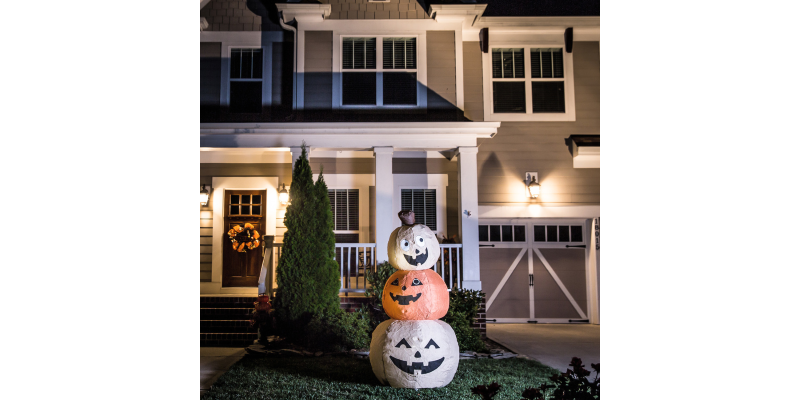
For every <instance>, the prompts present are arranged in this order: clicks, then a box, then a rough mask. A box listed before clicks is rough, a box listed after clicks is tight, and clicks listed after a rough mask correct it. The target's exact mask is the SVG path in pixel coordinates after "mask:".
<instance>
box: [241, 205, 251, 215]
mask: <svg viewBox="0 0 800 400" xmlns="http://www.w3.org/2000/svg"><path fill="white" fill-rule="evenodd" d="M242 215H250V206H242Z"/></svg>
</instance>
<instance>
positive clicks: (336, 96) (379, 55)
mask: <svg viewBox="0 0 800 400" xmlns="http://www.w3.org/2000/svg"><path fill="white" fill-rule="evenodd" d="M336 36H338V42H339V51H338V57H334V66H333V71H334V75H338V76H341V75H342V74H349V73H360V72H375V75H376V82H375V105H370V104H366V105H364V104H359V105H349V104H342V96H343V94H344V90H343V88H342V79H341V78H338V77H337V79H335V82H334V90H333V104H334V107H336V108H341V109H377V108H383V109H395V108H401V109H402V108H425V107H427V93H426V91H425V90H426V89H425V82H424V81H423V80H422V79H423V77H424V76H423V75H422V71H424V70H425V68H426V67H427V66H426V65H425V63H424V62H423V60H422V58H423V57H422V55H423V54H425V53H424V50H425V46H423V45H422V43H423V41H425V40H426V37H425V35H420V34H418V33H396V34H389V35H349V34H339V35H336ZM391 37H407V38H412V37H413V38H416V40H417V54H416V57H417V59H416V61H417V68H416V69H383V39H384V38H391ZM345 38H375V42H376V43H375V69H374V70H373V69H347V70H346V69H344V68H342V58H343V51H344V39H345ZM384 72H414V73H416V74H417V104H391V105H384V104H383V73H384Z"/></svg>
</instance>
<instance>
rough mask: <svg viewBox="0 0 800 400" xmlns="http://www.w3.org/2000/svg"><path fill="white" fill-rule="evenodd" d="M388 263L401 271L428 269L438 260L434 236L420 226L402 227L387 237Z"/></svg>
mask: <svg viewBox="0 0 800 400" xmlns="http://www.w3.org/2000/svg"><path fill="white" fill-rule="evenodd" d="M386 247H387V250H388V253H389V263H390V264H392V266H393V267H395V268H397V269H401V270H422V269H429V268H431V267H433V265H434V264H436V261H437V260H439V254H440V252H441V250H440V249H439V241H438V240H437V239H436V234H434V233H433V231H431V228H428V227H427V226H425V225H422V224H416V225H403V226H401V227H399V228H397V229H395V230H394V231H392V234H391V235H390V236H389V243H388V244H387V246H386Z"/></svg>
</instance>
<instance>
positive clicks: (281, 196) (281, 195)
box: [278, 183, 289, 205]
mask: <svg viewBox="0 0 800 400" xmlns="http://www.w3.org/2000/svg"><path fill="white" fill-rule="evenodd" d="M278 201H280V202H281V204H283V205H286V204H289V191H288V190H286V185H285V184H283V183H281V190H280V192H278Z"/></svg>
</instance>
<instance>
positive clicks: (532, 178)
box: [525, 172, 539, 199]
mask: <svg viewBox="0 0 800 400" xmlns="http://www.w3.org/2000/svg"><path fill="white" fill-rule="evenodd" d="M538 176H539V174H537V173H535V172H528V173H526V174H525V183H526V184H527V185H528V196H530V198H532V199H536V198H539V183H538V182H536V179H537V178H538Z"/></svg>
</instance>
